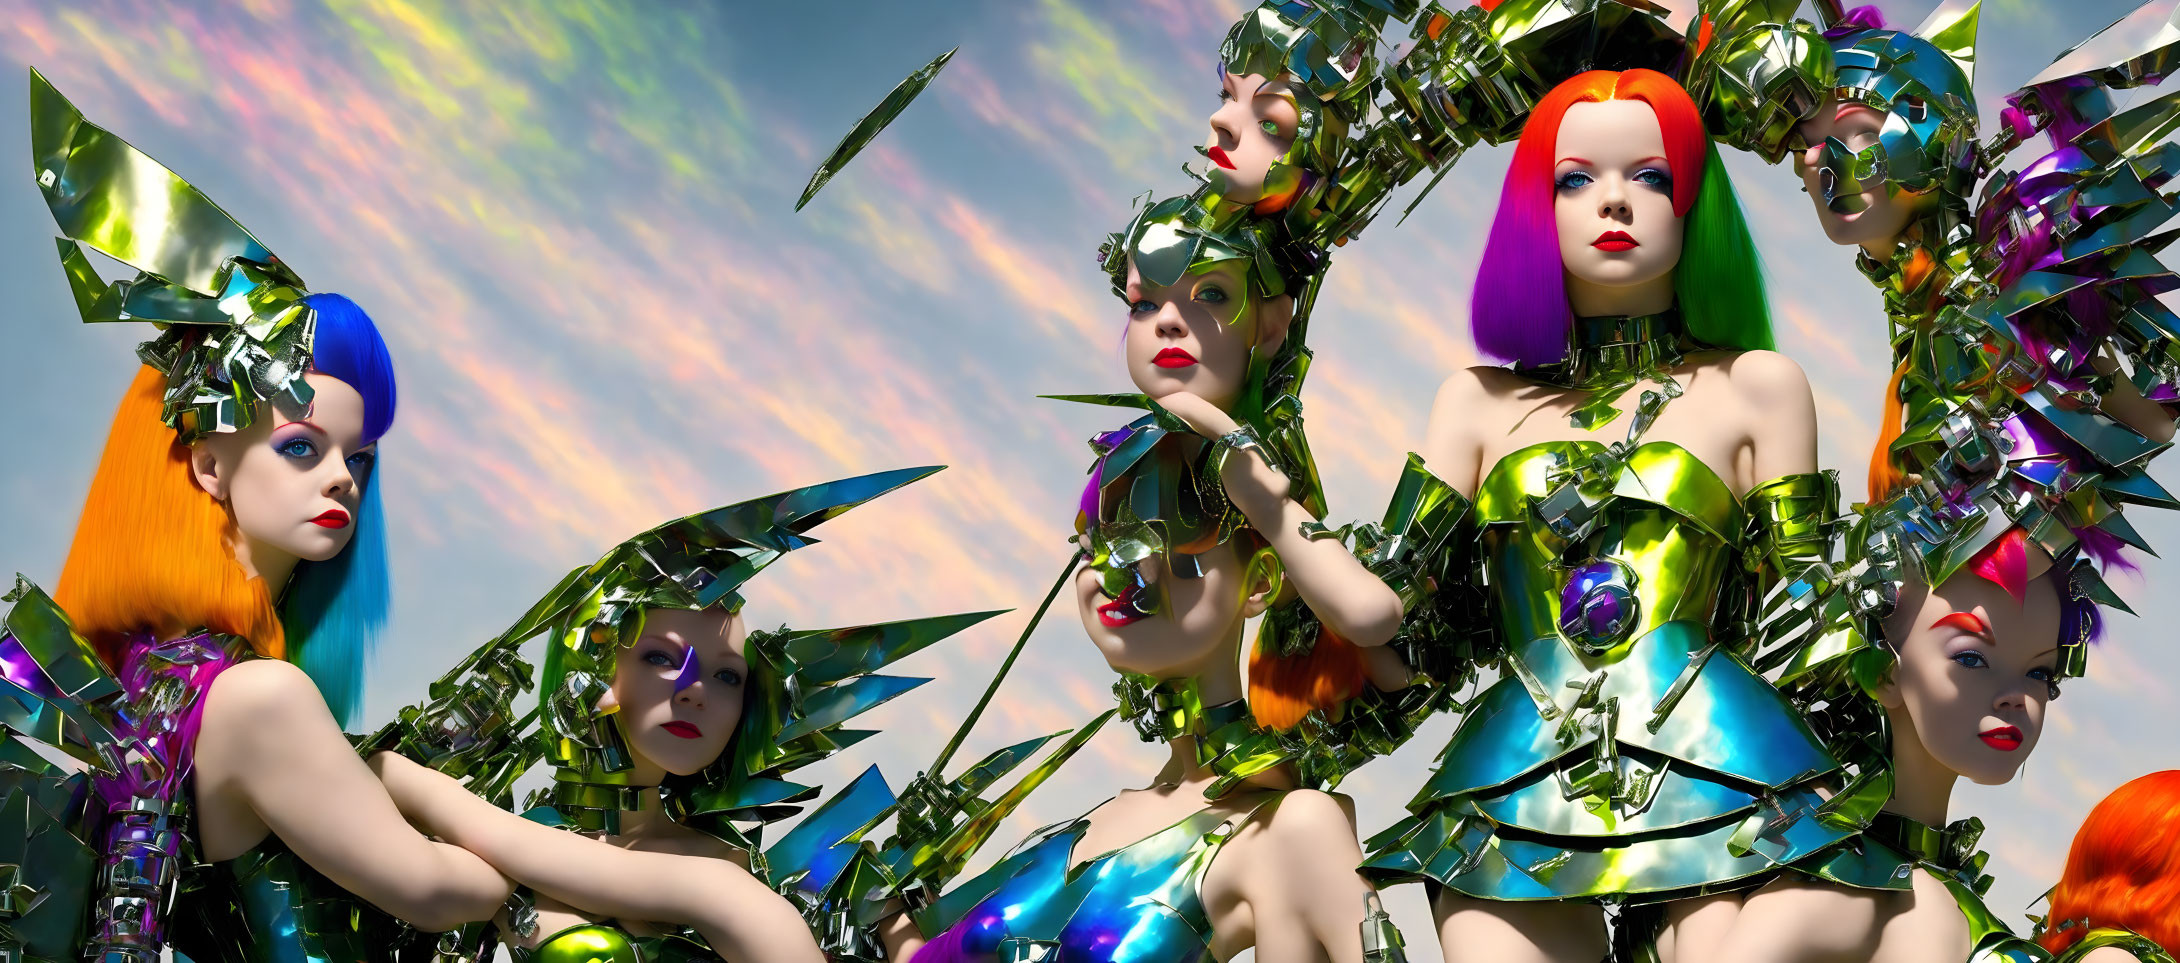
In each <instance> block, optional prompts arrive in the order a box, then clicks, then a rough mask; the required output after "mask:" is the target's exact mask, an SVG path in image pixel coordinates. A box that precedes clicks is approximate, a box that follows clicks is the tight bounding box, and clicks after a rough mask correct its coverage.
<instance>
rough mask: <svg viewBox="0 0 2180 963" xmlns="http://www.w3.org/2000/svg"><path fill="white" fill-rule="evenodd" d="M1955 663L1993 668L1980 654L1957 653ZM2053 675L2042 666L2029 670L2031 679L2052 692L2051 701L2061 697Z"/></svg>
mask: <svg viewBox="0 0 2180 963" xmlns="http://www.w3.org/2000/svg"><path fill="white" fill-rule="evenodd" d="M1971 660H1972V661H1971ZM1953 661H1954V662H1956V663H1958V664H1960V665H1963V666H1966V667H1968V668H1971V669H1988V668H1990V667H1991V663H1990V661H1989V660H1988V659H1985V658H1984V657H1983V654H1982V653H1980V652H1955V653H1953ZM2053 675H2054V673H2053V672H2052V670H2050V669H2046V668H2043V667H2042V666H2038V667H2037V668H2034V669H2030V670H2029V678H2031V679H2035V680H2036V681H2038V682H2041V683H2043V684H2044V687H2045V688H2046V689H2049V690H2051V694H2050V695H2049V696H2047V697H2046V698H2050V699H2056V698H2058V697H2059V681H2058V680H2057V679H2054V678H2052V676H2053Z"/></svg>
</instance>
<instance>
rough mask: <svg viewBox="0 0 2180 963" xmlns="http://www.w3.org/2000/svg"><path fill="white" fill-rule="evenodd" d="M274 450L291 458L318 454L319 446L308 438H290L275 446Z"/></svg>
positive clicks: (309, 456)
mask: <svg viewBox="0 0 2180 963" xmlns="http://www.w3.org/2000/svg"><path fill="white" fill-rule="evenodd" d="M273 450H274V451H277V452H279V453H281V454H282V455H286V456H287V457H289V458H312V457H316V456H317V454H318V446H317V445H314V444H311V443H310V439H308V438H290V439H288V440H286V441H283V442H281V443H280V444H278V445H275V446H273Z"/></svg>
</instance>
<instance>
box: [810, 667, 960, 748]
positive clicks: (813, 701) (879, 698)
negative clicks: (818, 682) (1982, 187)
mask: <svg viewBox="0 0 2180 963" xmlns="http://www.w3.org/2000/svg"><path fill="white" fill-rule="evenodd" d="M930 681H931V680H930V679H916V678H908V677H905V676H896V675H866V676H863V677H862V678H859V679H854V680H852V681H849V682H844V683H842V684H840V685H836V686H833V687H831V688H828V689H825V690H823V691H821V692H817V693H815V694H812V695H810V696H809V697H807V698H805V699H804V700H803V711H802V715H801V717H799V718H796V719H793V720H791V721H789V722H788V724H787V726H786V727H785V728H783V729H781V730H780V734H779V735H778V736H776V737H774V738H775V739H776V740H777V741H778V742H780V743H783V744H784V743H788V742H792V741H794V740H796V739H799V738H801V737H803V736H807V735H809V734H811V733H813V732H818V731H820V730H824V729H830V728H832V727H833V726H837V725H839V724H841V723H843V722H846V721H848V720H849V719H853V718H855V717H856V716H859V715H862V714H863V713H865V712H869V711H870V710H872V709H875V708H877V707H879V706H881V705H884V704H885V703H887V702H888V701H891V700H892V699H893V698H894V697H895V696H898V695H900V694H901V693H904V692H907V691H909V690H910V689H914V688H916V687H918V686H921V685H923V684H924V683H926V682H930Z"/></svg>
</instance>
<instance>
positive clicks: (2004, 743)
mask: <svg viewBox="0 0 2180 963" xmlns="http://www.w3.org/2000/svg"><path fill="white" fill-rule="evenodd" d="M1977 738H1979V739H1982V740H1983V744H1984V745H1987V746H1990V747H1991V748H1993V749H1996V750H1998V751H2000V752H2012V751H2014V750H2016V749H2019V748H2021V730H2019V729H2016V728H2014V727H2012V726H1999V727H1998V728H1996V729H1986V730H1984V731H1983V732H1981V733H1978V734H1977Z"/></svg>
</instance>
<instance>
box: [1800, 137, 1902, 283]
mask: <svg viewBox="0 0 2180 963" xmlns="http://www.w3.org/2000/svg"><path fill="white" fill-rule="evenodd" d="M1884 128H1885V115H1884V114H1881V113H1878V112H1877V111H1875V110H1872V109H1870V108H1868V107H1864V106H1862V105H1860V104H1840V103H1839V102H1838V101H1836V100H1827V101H1826V102H1825V105H1824V106H1823V107H1821V108H1819V109H1818V110H1817V114H1816V116H1815V117H1812V118H1810V119H1809V120H1806V121H1803V122H1802V125H1801V135H1802V139H1803V141H1804V142H1805V143H1807V144H1809V145H1810V146H1809V147H1808V148H1807V149H1805V150H1802V151H1800V152H1798V153H1796V154H1795V155H1794V171H1795V173H1798V174H1800V175H1801V178H1802V188H1803V190H1805V191H1807V192H1808V194H1809V200H1810V201H1811V202H1812V203H1814V204H1816V206H1817V224H1818V225H1820V226H1822V227H1823V228H1824V236H1825V237H1826V238H1828V239H1830V240H1831V242H1832V243H1834V244H1839V245H1849V244H1853V245H1862V246H1864V247H1865V248H1869V249H1870V250H1871V253H1872V254H1875V255H1883V254H1886V253H1889V252H1890V251H1891V249H1892V246H1893V244H1894V243H1895V242H1896V241H1897V240H1898V238H1899V237H1900V232H1902V231H1905V230H1907V226H1908V222H1909V221H1911V220H1913V219H1914V217H1915V208H1916V204H1917V201H1918V198H1917V196H1916V195H1913V194H1902V193H1899V192H1897V191H1894V190H1892V189H1891V187H1890V186H1888V185H1886V184H1882V183H1879V184H1875V185H1872V186H1871V187H1870V189H1869V190H1866V191H1863V192H1861V193H1860V194H1856V195H1854V196H1853V198H1852V199H1851V200H1850V201H1848V203H1847V204H1846V206H1848V207H1851V208H1856V210H1855V212H1854V213H1852V214H1842V213H1840V212H1838V211H1835V210H1833V209H1832V208H1831V205H1829V204H1827V203H1826V202H1825V199H1824V198H1825V190H1826V184H1825V183H1824V172H1823V170H1822V169H1821V168H1820V167H1819V164H1820V157H1821V155H1822V154H1823V153H1824V141H1825V139H1826V138H1828V137H1836V138H1839V140H1840V142H1841V143H1844V144H1846V145H1847V147H1848V149H1849V150H1862V149H1864V148H1866V147H1869V146H1870V145H1872V144H1875V143H1877V135H1878V133H1879V132H1881V131H1883V130H1884Z"/></svg>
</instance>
